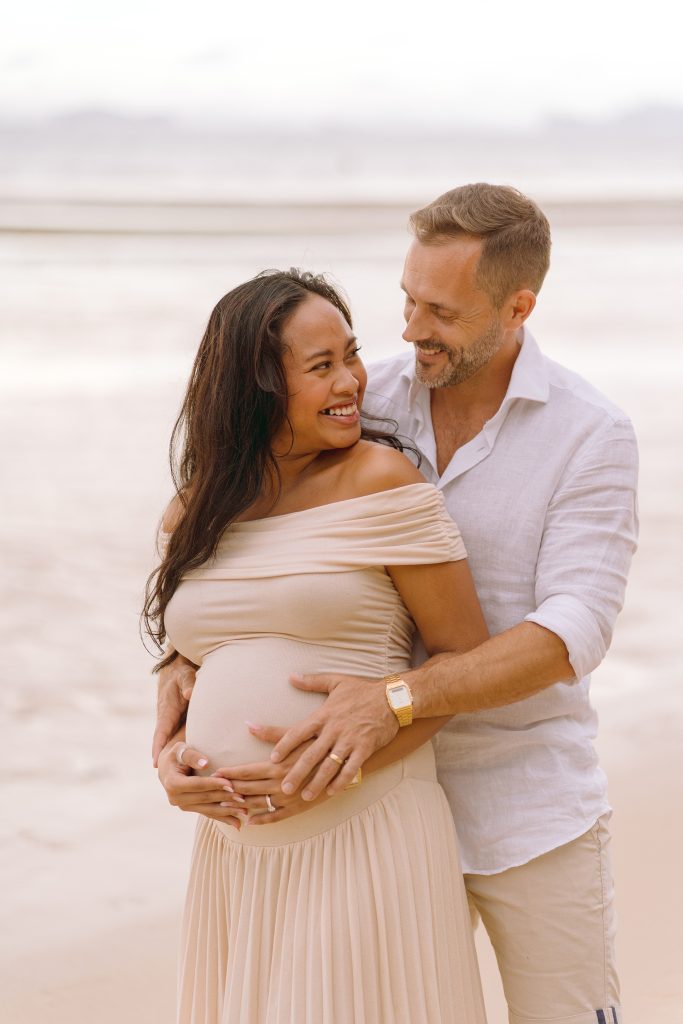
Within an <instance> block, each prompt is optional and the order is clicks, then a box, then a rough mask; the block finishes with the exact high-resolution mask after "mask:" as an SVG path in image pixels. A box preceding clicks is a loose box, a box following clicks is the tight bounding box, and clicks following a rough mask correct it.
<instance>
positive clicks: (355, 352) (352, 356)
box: [347, 345, 363, 359]
mask: <svg viewBox="0 0 683 1024" xmlns="http://www.w3.org/2000/svg"><path fill="white" fill-rule="evenodd" d="M362 347H363V346H362V345H356V347H355V348H352V349H351V351H350V352H349V354H348V356H347V359H355V358H356V356H357V355H358V353H359V352H360V350H361V349H362Z"/></svg>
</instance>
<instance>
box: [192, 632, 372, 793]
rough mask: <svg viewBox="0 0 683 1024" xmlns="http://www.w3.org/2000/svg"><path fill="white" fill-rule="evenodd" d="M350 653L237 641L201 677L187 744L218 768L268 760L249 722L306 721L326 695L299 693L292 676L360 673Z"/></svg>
mask: <svg viewBox="0 0 683 1024" xmlns="http://www.w3.org/2000/svg"><path fill="white" fill-rule="evenodd" d="M345 653H346V652H344V651H339V650H337V649H333V648H329V647H322V646H317V645H314V644H303V643H299V642H297V641H294V640H285V639H282V638H279V637H259V638H256V639H253V640H235V641H232V642H231V643H229V644H226V645H225V646H224V647H220V648H218V649H217V650H216V651H213V652H212V653H211V654H209V655H208V656H207V657H206V658H205V659H204V662H203V664H202V666H201V668H200V669H199V671H198V672H197V682H196V684H195V688H194V692H193V694H192V700H191V701H190V707H189V710H188V714H187V738H186V742H187V743H188V744H189V745H190V746H192V747H195V748H196V749H197V750H200V751H202V753H204V754H206V756H207V757H208V758H209V766H208V767H207V769H206V772H205V774H210V773H211V772H212V771H215V770H216V768H227V767H230V766H231V765H238V764H247V763H249V762H250V761H262V760H266V759H267V758H268V757H269V756H270V751H271V747H270V745H268V744H265V743H263V742H261V740H257V739H256V738H255V737H254V736H252V735H251V733H250V732H249V730H248V728H247V725H246V721H250V722H257V723H258V724H259V725H281V726H285V727H286V726H289V725H293V724H294V723H295V722H298V721H299V720H300V719H302V718H305V717H306V715H308V714H309V713H310V712H311V711H313V710H314V709H315V708H316V707H318V706H319V705H320V704H321V703H322V701H323V700H324V695H323V694H318V693H306V692H304V691H303V690H297V689H296V688H295V687H294V686H292V685H291V683H290V682H289V679H288V677H289V675H290V673H292V672H326V671H328V672H329V671H353V670H355V671H357V668H358V666H357V664H355V665H354V667H353V669H352V668H351V666H350V665H346V664H345V662H346V658H345V657H344V655H345Z"/></svg>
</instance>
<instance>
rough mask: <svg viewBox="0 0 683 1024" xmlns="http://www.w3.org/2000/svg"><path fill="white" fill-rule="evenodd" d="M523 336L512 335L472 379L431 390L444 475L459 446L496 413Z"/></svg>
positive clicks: (431, 401)
mask: <svg viewBox="0 0 683 1024" xmlns="http://www.w3.org/2000/svg"><path fill="white" fill-rule="evenodd" d="M521 340H522V339H521V332H520V337H519V338H518V337H516V336H515V335H512V336H511V337H510V339H508V340H506V341H505V342H504V343H503V345H502V346H501V348H500V349H499V350H498V352H497V353H496V354H495V356H493V358H492V359H491V360H489V362H488V363H487V364H486V366H484V367H482V369H481V370H480V371H479V372H478V373H476V374H475V375H474V376H473V377H471V378H470V379H469V380H466V381H463V382H462V383H461V384H455V385H453V386H452V387H446V388H434V390H433V391H431V392H430V408H431V415H432V427H433V430H434V438H435V440H436V455H437V470H438V472H439V476H441V475H442V474H443V473H444V471H445V469H446V467H447V466H448V464H449V462H450V461H451V459H452V458H453V456H454V455H455V453H456V451H457V450H458V448H462V446H463V445H465V444H467V443H468V442H469V441H471V440H472V438H473V437H476V436H477V434H478V433H479V432H480V431H481V430H482V428H483V426H484V424H485V423H486V422H487V420H490V419H491V418H492V417H493V416H495V414H496V413H497V411H498V409H500V406H501V404H502V402H503V399H504V398H505V395H506V394H507V390H508V388H509V386H510V378H511V377H512V371H513V369H514V366H515V362H516V360H517V357H518V355H519V352H520V342H521Z"/></svg>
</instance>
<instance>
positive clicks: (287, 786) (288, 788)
mask: <svg viewBox="0 0 683 1024" xmlns="http://www.w3.org/2000/svg"><path fill="white" fill-rule="evenodd" d="M281 789H282V792H283V793H293V792H294V786H293V785H292V783H291V782H285V783H284V784H283V785H282V787H281Z"/></svg>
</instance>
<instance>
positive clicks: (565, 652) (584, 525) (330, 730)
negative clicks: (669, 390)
mask: <svg viewBox="0 0 683 1024" xmlns="http://www.w3.org/2000/svg"><path fill="white" fill-rule="evenodd" d="M637 473H638V453H637V446H636V442H635V437H634V434H633V429H632V427H631V425H630V423H629V422H628V421H627V420H618V421H616V422H612V421H606V423H605V425H604V426H603V427H602V429H601V430H599V431H596V432H595V433H594V434H593V435H592V436H591V438H590V439H589V441H587V442H586V444H585V445H584V446H583V447H582V448H581V449H580V450H579V451H577V453H576V454H575V456H574V458H573V459H572V461H571V463H570V464H569V465H568V466H567V469H566V471H565V475H564V477H563V479H562V481H560V484H559V485H558V488H557V491H556V493H555V495H554V496H553V500H552V501H551V503H550V506H549V508H548V511H547V513H546V519H545V524H544V532H543V538H542V542H541V547H540V550H539V554H538V558H537V563H536V585H535V589H536V594H535V597H536V607H535V609H534V610H533V611H531V612H530V613H529V615H527V616H526V619H525V621H523V622H520V623H518V624H517V625H515V626H513V627H512V628H511V629H508V630H506V631H505V632H504V633H501V634H499V635H498V636H495V637H492V638H491V639H489V640H486V641H485V642H484V643H483V644H481V645H480V646H479V647H477V648H475V649H474V650H471V651H468V652H466V653H464V654H459V655H453V656H443V655H442V656H441V657H440V658H439V659H438V660H436V659H432V660H430V661H428V662H427V663H426V664H425V665H424V666H423V667H422V668H421V669H418V670H415V671H414V672H412V673H408V674H407V676H406V680H407V682H408V683H409V685H410V686H411V689H412V690H413V697H414V701H415V712H414V713H415V714H416V715H417V716H418V717H421V718H422V717H427V718H429V717H433V716H440V715H456V714H463V713H465V712H473V711H482V710H486V709H488V708H494V707H501V706H503V705H506V704H512V703H514V702H516V701H519V700H523V699H525V698H527V697H531V696H533V695H534V694H535V693H538V692H539V691H540V690H543V689H545V688H546V687H548V686H551V685H553V684H554V683H559V682H569V681H572V680H574V679H577V678H578V679H580V678H582V677H583V676H585V675H586V674H587V673H589V672H591V671H592V670H593V669H594V668H596V667H597V665H599V664H600V662H601V660H602V658H603V657H604V655H605V652H606V651H607V648H608V647H609V643H610V640H611V635H612V629H613V627H614V623H615V620H616V617H617V615H618V613H619V611H620V610H621V607H622V604H623V600H624V593H625V588H626V577H627V574H628V569H629V566H630V563H631V558H632V555H633V552H634V550H635V546H636V536H637V513H636V484H637ZM292 681H293V682H294V685H296V686H299V687H301V688H302V689H307V690H316V691H318V692H326V693H329V697H328V699H327V700H326V701H325V703H324V704H323V705H322V707H321V708H320V709H318V710H317V711H316V712H314V713H313V714H312V715H310V716H309V717H308V719H306V720H305V721H304V722H302V723H299V725H298V726H294V727H293V728H292V729H290V730H288V732H287V733H286V734H285V736H284V737H283V739H282V740H281V741H280V742H279V743H278V744H277V745H276V747H275V749H274V751H273V757H274V758H275V759H276V760H277V759H278V758H279V757H280V756H284V755H285V754H287V753H288V752H289V751H291V750H292V749H293V748H294V747H295V746H298V745H299V744H300V743H301V742H303V741H304V739H309V738H311V737H312V736H319V737H322V736H323V735H324V737H325V743H327V742H329V743H331V744H336V743H337V742H339V741H340V740H341V738H342V737H343V741H344V743H345V744H346V745H348V744H349V742H350V740H351V737H353V736H354V731H355V728H356V724H357V723H358V722H362V721H366V722H367V721H374V726H373V729H372V731H371V730H369V729H365V730H362V729H361V730H359V731H358V733H356V735H355V739H354V741H353V759H352V760H351V762H350V763H351V765H352V766H353V767H354V770H355V768H356V767H357V762H358V760H359V759H362V758H363V757H368V756H370V754H372V753H373V751H374V750H376V749H377V745H382V744H385V743H387V742H389V741H390V740H391V739H392V737H393V736H394V735H395V724H394V723H392V721H391V718H392V717H393V715H392V713H391V712H390V711H389V709H388V708H387V706H386V702H385V700H384V687H383V685H374V686H373V685H368V680H367V679H365V680H362V679H358V678H351V677H341V676H338V675H327V676H307V677H306V678H305V679H303V680H301V679H293V680H292ZM374 682H375V683H381V680H375V681H374ZM312 749H313V748H311V750H312ZM310 757H311V754H310V752H307V754H304V755H303V757H302V758H301V759H300V760H301V762H302V763H299V762H297V763H296V764H295V766H294V768H293V769H292V771H290V772H289V774H288V776H287V777H286V778H285V779H284V781H283V789H285V791H287V789H288V788H289V787H293V788H296V787H297V786H298V785H300V784H301V782H302V781H303V779H304V778H306V777H307V776H308V775H309V774H310V773H311V771H312V770H313V768H314V765H312V764H311V763H310ZM361 763H362V761H361ZM348 781H349V770H348V768H347V769H344V770H343V771H342V772H340V773H339V775H338V776H337V777H336V778H335V780H334V781H333V782H332V783H331V785H330V790H332V791H337V789H338V788H343V786H344V785H346V784H347V783H348ZM322 784H324V783H323V781H322V779H321V776H320V775H318V774H316V776H315V777H314V778H313V780H312V781H311V782H310V783H309V784H308V786H307V788H308V789H309V790H311V791H312V793H313V795H314V796H315V795H316V793H317V792H319V790H320V788H321V785H322Z"/></svg>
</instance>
